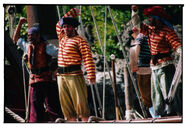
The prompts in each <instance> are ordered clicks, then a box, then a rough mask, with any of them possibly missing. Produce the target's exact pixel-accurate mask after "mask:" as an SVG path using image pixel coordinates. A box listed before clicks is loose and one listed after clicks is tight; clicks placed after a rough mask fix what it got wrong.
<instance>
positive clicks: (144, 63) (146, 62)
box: [135, 33, 151, 67]
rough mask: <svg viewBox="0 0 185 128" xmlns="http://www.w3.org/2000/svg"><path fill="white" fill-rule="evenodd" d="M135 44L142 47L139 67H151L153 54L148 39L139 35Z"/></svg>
mask: <svg viewBox="0 0 185 128" xmlns="http://www.w3.org/2000/svg"><path fill="white" fill-rule="evenodd" d="M135 44H138V45H140V47H141V48H140V53H139V56H138V67H150V59H151V53H150V49H149V47H148V41H147V37H146V36H145V35H143V34H142V33H139V34H138V35H137V37H136V39H135Z"/></svg>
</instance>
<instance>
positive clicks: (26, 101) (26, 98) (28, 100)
mask: <svg viewBox="0 0 185 128" xmlns="http://www.w3.org/2000/svg"><path fill="white" fill-rule="evenodd" d="M24 67H25V68H26V70H27V72H28V73H29V74H30V72H29V70H28V68H27V67H26V63H25V62H24V55H23V57H22V71H23V84H24V96H25V109H26V112H25V114H26V117H25V121H26V122H28V116H29V106H30V86H28V97H27V95H26V81H25V70H24Z"/></svg>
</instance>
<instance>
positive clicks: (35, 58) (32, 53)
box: [13, 17, 62, 123]
mask: <svg viewBox="0 0 185 128" xmlns="http://www.w3.org/2000/svg"><path fill="white" fill-rule="evenodd" d="M26 22H27V20H26V18H24V17H21V18H20V20H19V23H18V26H17V29H16V31H15V34H14V37H13V40H14V42H15V43H16V44H17V45H18V46H20V48H21V49H22V50H23V51H24V53H26V56H25V57H27V58H28V67H29V70H30V77H29V85H30V117H29V122H32V123H36V122H46V120H44V115H45V111H47V112H49V114H50V115H51V116H52V119H51V118H50V121H54V120H55V119H56V118H58V117H59V116H61V115H62V114H61V109H60V107H59V106H60V105H59V101H58V97H57V95H56V92H57V88H56V87H57V86H56V87H55V85H53V83H52V73H51V72H50V70H49V65H48V64H49V58H50V57H49V55H52V56H57V53H58V51H57V48H56V47H54V46H53V45H51V44H48V43H47V40H45V39H44V38H42V36H41V35H40V29H39V27H38V26H33V27H31V28H30V29H29V30H28V40H29V42H26V41H25V40H24V39H23V38H20V31H21V27H22V24H23V23H26ZM51 51H54V52H51ZM44 103H45V106H46V109H45V108H44Z"/></svg>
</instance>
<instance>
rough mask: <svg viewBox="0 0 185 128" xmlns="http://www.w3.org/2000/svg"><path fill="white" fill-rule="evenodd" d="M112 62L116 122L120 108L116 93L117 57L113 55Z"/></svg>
mask: <svg viewBox="0 0 185 128" xmlns="http://www.w3.org/2000/svg"><path fill="white" fill-rule="evenodd" d="M111 60H112V73H113V82H114V86H113V87H114V89H113V90H114V102H115V110H116V120H119V106H118V98H117V91H116V73H115V56H114V55H113V54H112V55H111Z"/></svg>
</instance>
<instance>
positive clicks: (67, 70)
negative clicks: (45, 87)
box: [58, 65, 81, 74]
mask: <svg viewBox="0 0 185 128" xmlns="http://www.w3.org/2000/svg"><path fill="white" fill-rule="evenodd" d="M79 70H81V65H71V66H68V67H58V73H59V74H64V73H71V72H73V71H79Z"/></svg>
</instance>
